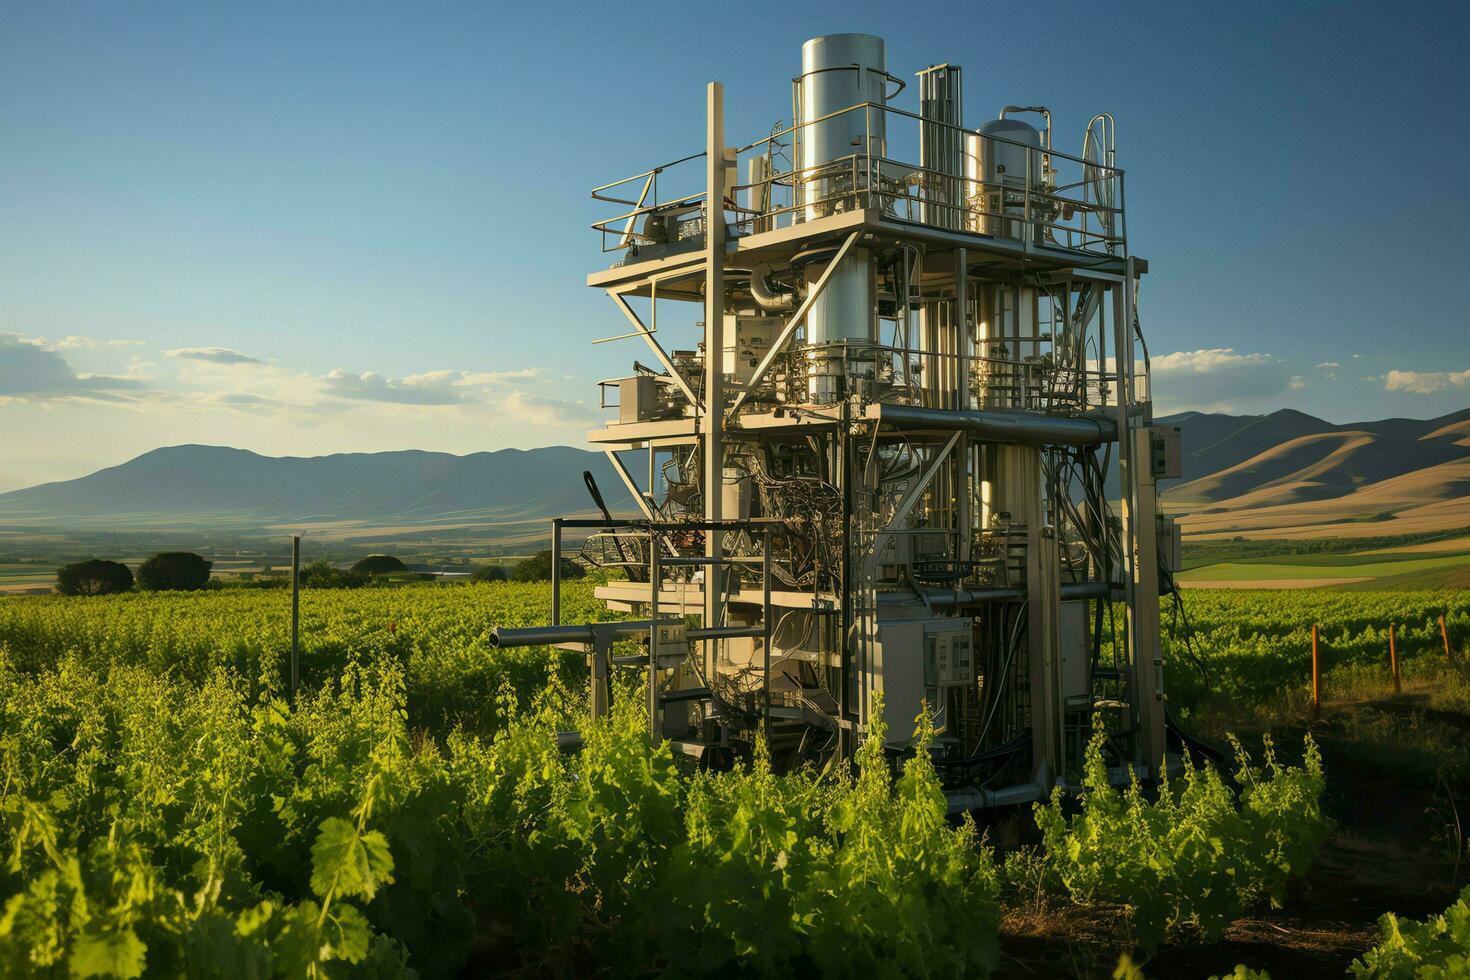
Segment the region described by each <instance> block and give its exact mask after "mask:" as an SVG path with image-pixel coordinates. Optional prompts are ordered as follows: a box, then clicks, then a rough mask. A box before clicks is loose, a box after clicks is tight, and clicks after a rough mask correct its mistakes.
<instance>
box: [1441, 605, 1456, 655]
mask: <svg viewBox="0 0 1470 980" xmlns="http://www.w3.org/2000/svg"><path fill="white" fill-rule="evenodd" d="M1439 638H1440V639H1441V640H1444V658H1445V659H1446V660H1448V661H1449V662H1450V663H1454V662H1455V655H1454V653H1453V652H1451V650H1450V628H1449V627H1448V626H1446V625H1445V622H1444V617H1443V616H1440V617H1439Z"/></svg>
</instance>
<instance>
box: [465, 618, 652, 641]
mask: <svg viewBox="0 0 1470 980" xmlns="http://www.w3.org/2000/svg"><path fill="white" fill-rule="evenodd" d="M652 627H653V620H651V619H632V620H615V621H612V622H607V623H568V624H567V625H565V626H527V627H522V628H520V629H508V628H506V627H504V626H498V627H496V628H495V629H493V630H491V631H490V645H491V646H493V647H539V646H549V645H551V644H554V643H595V642H597V634H598V633H603V634H608V635H611V636H613V637H615V638H623V637H629V636H644V635H646V634H647V633H648V631H649V629H651V628H652Z"/></svg>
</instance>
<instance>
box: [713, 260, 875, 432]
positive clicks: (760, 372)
mask: <svg viewBox="0 0 1470 980" xmlns="http://www.w3.org/2000/svg"><path fill="white" fill-rule="evenodd" d="M858 235H859V232H856V231H855V232H853V233H852V234H851V235H848V236H847V241H845V242H843V243H842V247H841V248H839V249H838V250H837V254H836V255H834V256H832V261H831V262H829V263H827V268H826V269H825V270H823V272H822V276H821V278H820V279H818V280H817V281H816V283H815V284H813V286H812V288H811V290H810V291H809V292H808V293H807V294H806V299H804V300H802V301H801V305H800V306H798V307H797V308H796V312H795V313H793V314H791V319H789V320H787V321H786V326H784V327H782V328H781V333H780V335H779V336H778V337H777V338H776V339H775V341H774V342H773V343H772V344H771V349H770V350H768V351H766V356H765V357H763V358H761V362H760V363H759V364H757V365H756V367H755V373H754V374H752V375H751V376H750V380H749V381H747V382H746V383H745V390H744V391H742V392H741V393H740V396H739V397H738V398H736V399H735V402H734V404H732V405H731V406H730V411H729V412H728V413H727V414H728V416H731V417H733V416H734V415H735V413H736V412H738V411H740V406H741V405H744V404H745V400H746V399H747V398H749V397H750V393H751V392H752V391H754V390H755V388H756V385H758V384H760V383H761V380H762V379H763V378H765V376H766V372H768V371H770V369H771V365H772V364H774V363H776V358H777V357H779V356H781V351H782V350H783V349H784V348H785V347H786V345H787V343H789V342H790V340H791V338H792V336H794V335H795V333H796V328H797V327H799V326H801V324H802V321H804V320H805V319H806V315H807V312H808V311H809V310H811V308H812V304H813V303H815V302H816V301H817V297H819V296H821V295H822V290H823V289H825V288H826V287H827V283H828V282H829V281H831V279H832V275H833V273H835V272H836V271H837V267H838V265H840V264H841V263H842V260H843V259H845V258H847V253H848V252H851V251H852V247H853V245H855V244H857V240H858ZM705 356H706V357H709V356H710V355H709V352H708V351H706V352H705Z"/></svg>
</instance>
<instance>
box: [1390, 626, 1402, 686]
mask: <svg viewBox="0 0 1470 980" xmlns="http://www.w3.org/2000/svg"><path fill="white" fill-rule="evenodd" d="M1388 663H1389V666H1390V667H1392V668H1393V693H1395V694H1402V693H1404V689H1403V687H1402V686H1401V685H1400V683H1399V651H1398V648H1397V647H1396V646H1394V642H1393V624H1392V623H1389V624H1388Z"/></svg>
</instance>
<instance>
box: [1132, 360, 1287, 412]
mask: <svg viewBox="0 0 1470 980" xmlns="http://www.w3.org/2000/svg"><path fill="white" fill-rule="evenodd" d="M1152 369H1153V395H1154V398H1155V400H1156V401H1157V403H1158V411H1159V412H1160V413H1161V414H1172V413H1174V412H1182V411H1190V410H1193V411H1200V412H1231V411H1241V410H1244V409H1246V408H1249V407H1251V406H1252V405H1253V404H1254V403H1263V405H1262V407H1267V406H1266V405H1265V404H1264V403H1267V402H1269V400H1271V399H1276V398H1279V397H1280V396H1282V395H1284V394H1286V393H1287V392H1288V391H1290V390H1293V386H1292V381H1293V379H1297V380H1300V381H1301V382H1302V383H1303V384H1305V380H1304V379H1301V377H1300V375H1295V374H1293V373H1292V372H1291V370H1290V368H1289V367H1288V366H1287V365H1286V364H1285V363H1284V362H1283V361H1282V360H1281V359H1280V358H1277V357H1274V356H1273V355H1271V354H1264V353H1241V352H1239V351H1237V350H1235V348H1233V347H1211V348H1203V349H1200V350H1193V351H1176V352H1174V353H1172V354H1163V355H1161V356H1159V357H1155V358H1153V361H1152ZM1269 407H1271V408H1279V407H1280V405H1279V403H1276V404H1270V405H1269Z"/></svg>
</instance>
